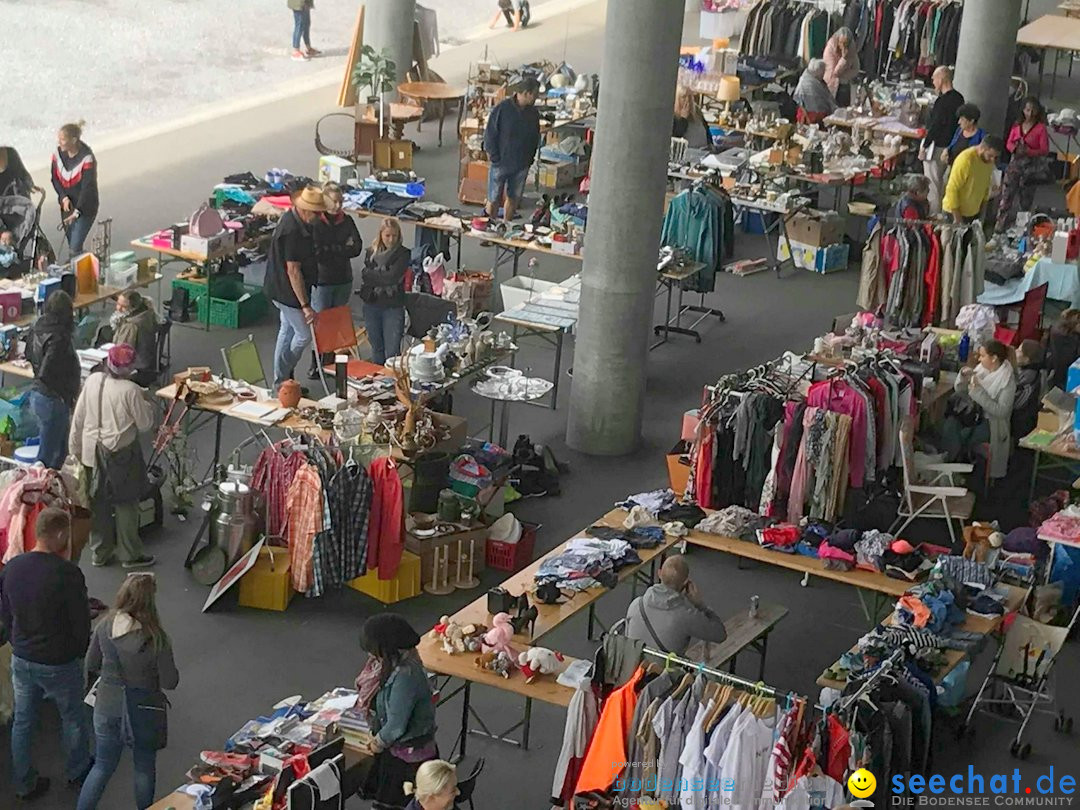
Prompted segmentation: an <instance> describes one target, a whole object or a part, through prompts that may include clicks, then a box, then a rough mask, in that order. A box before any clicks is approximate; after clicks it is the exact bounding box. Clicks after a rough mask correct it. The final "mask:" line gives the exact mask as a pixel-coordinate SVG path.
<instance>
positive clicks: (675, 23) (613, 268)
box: [567, 0, 683, 456]
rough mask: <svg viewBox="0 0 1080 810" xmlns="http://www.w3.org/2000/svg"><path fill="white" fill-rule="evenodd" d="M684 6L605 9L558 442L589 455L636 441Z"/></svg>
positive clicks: (614, 3) (648, 0) (617, 0)
mask: <svg viewBox="0 0 1080 810" xmlns="http://www.w3.org/2000/svg"><path fill="white" fill-rule="evenodd" d="M682 11H683V7H682V4H681V3H672V2H670V0H608V5H607V25H606V27H605V29H604V60H603V69H602V70H601V73H600V76H601V81H600V109H599V116H598V120H597V128H596V148H595V151H594V152H593V156H592V186H591V192H590V194H589V226H588V231H587V233H586V237H585V242H586V247H585V259H584V265H583V267H582V290H581V317H580V320H579V322H578V334H577V345H576V348H575V351H574V379H573V387H572V390H571V394H570V418H569V425H568V428H567V442H568V443H569V445H570V446H571V447H573V448H574V449H575V450H580V451H581V452H583V453H589V454H591V455H604V456H615V455H623V454H626V453H630V452H632V451H633V450H634V449H635V448H636V447H637V445H638V442H639V440H640V437H641V421H642V412H643V410H644V396H645V379H646V369H645V363H646V356H647V351H648V342H649V334H650V331H651V327H652V313H653V301H654V298H653V296H654V293H655V289H656V260H657V252H658V250H659V247H660V228H661V224H662V219H663V210H664V190H665V187H666V182H667V160H668V149H669V143H670V138H671V117H672V106H673V104H674V100H675V82H676V79H677V77H678V59H679V42H680V38H681V35H682V27H683V14H682Z"/></svg>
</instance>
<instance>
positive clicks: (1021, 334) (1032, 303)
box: [994, 282, 1050, 349]
mask: <svg viewBox="0 0 1080 810" xmlns="http://www.w3.org/2000/svg"><path fill="white" fill-rule="evenodd" d="M1049 289H1050V283H1049V282H1047V283H1046V284H1040V285H1039V286H1038V287H1035V288H1034V289H1032V290H1028V291H1027V292H1026V293H1024V300H1023V301H1022V302H1021V304H1020V320H1019V322H1018V323H1017V324H1016V327H1015V328H1013V327H1010V326H1006V325H1004V324H998V325H997V326H995V327H994V340H1000V341H1001V342H1002V343H1004V344H1005V345H1006V346H1012V347H1013V348H1014V349H1017V348H1019V347H1020V344H1021V343H1023V342H1024V341H1025V340H1029V339H1030V340H1041V339H1042V329H1041V326H1042V316H1043V306H1044V305H1045V304H1046V292H1047V290H1049Z"/></svg>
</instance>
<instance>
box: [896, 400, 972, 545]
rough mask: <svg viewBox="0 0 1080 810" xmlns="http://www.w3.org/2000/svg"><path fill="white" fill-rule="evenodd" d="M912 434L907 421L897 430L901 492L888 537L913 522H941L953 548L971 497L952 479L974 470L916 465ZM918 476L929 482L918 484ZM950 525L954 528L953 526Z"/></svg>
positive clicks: (966, 517) (965, 466)
mask: <svg viewBox="0 0 1080 810" xmlns="http://www.w3.org/2000/svg"><path fill="white" fill-rule="evenodd" d="M912 430H913V428H912V424H911V420H910V419H908V420H905V421H904V424H903V425H902V426H901V428H900V457H901V459H902V461H903V468H904V469H903V472H904V492H903V496H902V497H901V499H900V506H899V508H898V509H897V510H896V520H895V521H894V522H893V524H892V526H890V527H889V534H899V533H901V532H902V531H904V529H906V528H907V527H908V525H909V524H910V523H911V522H912V521H913V520H916V519H917V518H928V519H937V520H944V521H945V522H946V524H947V525H948V527H949V538H950V539H951V540H952V543H953V546H955V545H956V539H957V536H958V532H957V529H960V530H961V531H963V528H964V523H965V522H967V521H970V520H971V513H972V511H973V510H974V508H975V494H974V493H972V492H969V491H968V489H967V488H966V487H962V486H959V485H957V484H956V483H955V482H954V480H953V476H955V475H967V474H970V473H971V472H972V470H974V467H973V466H972V465H971V464H938V463H933V464H917V463H916V461H915V448H914V446H913V444H912ZM920 474H921V476H922V477H923V478H928V479H929V481H928V482H927V483H921V482H920V480H919V478H920ZM953 521H955V522H956V524H957V525H956V526H953Z"/></svg>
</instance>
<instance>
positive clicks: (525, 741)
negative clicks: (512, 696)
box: [521, 698, 532, 751]
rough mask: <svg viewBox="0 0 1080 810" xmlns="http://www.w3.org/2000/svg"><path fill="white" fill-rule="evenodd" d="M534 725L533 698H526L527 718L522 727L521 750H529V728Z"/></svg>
mask: <svg viewBox="0 0 1080 810" xmlns="http://www.w3.org/2000/svg"><path fill="white" fill-rule="evenodd" d="M531 724H532V698H525V717H524V719H523V720H522V726H521V750H522V751H528V750H529V726H530V725H531Z"/></svg>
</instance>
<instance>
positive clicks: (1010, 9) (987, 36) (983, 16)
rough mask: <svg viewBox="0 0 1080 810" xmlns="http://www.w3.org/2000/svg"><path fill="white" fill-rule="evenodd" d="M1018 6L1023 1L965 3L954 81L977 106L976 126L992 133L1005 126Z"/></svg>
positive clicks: (966, 0)
mask: <svg viewBox="0 0 1080 810" xmlns="http://www.w3.org/2000/svg"><path fill="white" fill-rule="evenodd" d="M1021 5H1022V0H965V2H964V18H963V22H962V23H961V24H960V47H959V49H958V50H957V53H956V76H955V81H954V83H955V85H956V89H957V90H959V91H960V92H961V93H963V94H964V100H965V101H969V102H971V103H972V104H976V105H978V107H979V110H980V111H981V112H982V118H981V119H980V121H979V126H981V127H982V128H983V129H985V130H986V132H987V133H988V134H991V135H1000V134H1002V132H1003V131H1004V129H1005V114H1006V110H1007V109H1008V106H1009V79H1010V78H1011V77H1012V75H1013V55H1014V54H1015V52H1016V32H1017V30H1018V29H1019V28H1020V7H1021Z"/></svg>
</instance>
